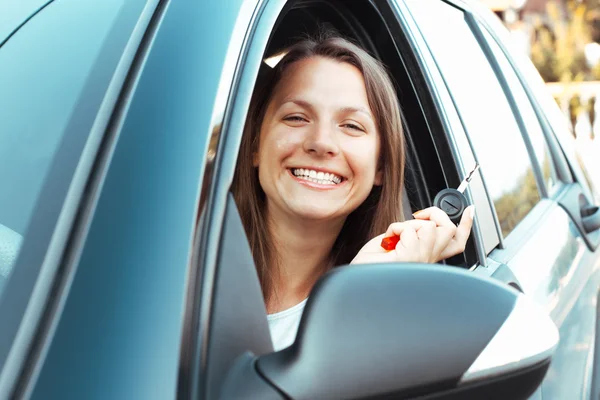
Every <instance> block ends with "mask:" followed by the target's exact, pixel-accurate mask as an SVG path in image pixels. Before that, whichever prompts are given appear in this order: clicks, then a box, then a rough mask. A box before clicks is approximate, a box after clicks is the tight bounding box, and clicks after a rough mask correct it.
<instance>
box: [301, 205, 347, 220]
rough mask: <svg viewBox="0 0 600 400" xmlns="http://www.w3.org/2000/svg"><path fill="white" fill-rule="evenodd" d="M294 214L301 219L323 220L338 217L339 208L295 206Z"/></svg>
mask: <svg viewBox="0 0 600 400" xmlns="http://www.w3.org/2000/svg"><path fill="white" fill-rule="evenodd" d="M293 211H294V214H296V215H297V216H298V217H300V218H302V219H307V220H314V221H324V220H331V219H336V218H340V217H342V216H343V215H340V213H339V210H337V209H333V208H332V207H314V206H312V207H304V206H303V207H297V208H295V209H294V210H293Z"/></svg>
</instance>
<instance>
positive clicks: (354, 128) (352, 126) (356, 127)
mask: <svg viewBox="0 0 600 400" xmlns="http://www.w3.org/2000/svg"><path fill="white" fill-rule="evenodd" d="M342 127H344V128H350V129H352V130H355V131H360V132H364V131H365V130H364V129H363V128H362V127H360V126H358V125H356V124H351V123H346V124H343V125H342Z"/></svg>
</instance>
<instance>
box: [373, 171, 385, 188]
mask: <svg viewBox="0 0 600 400" xmlns="http://www.w3.org/2000/svg"><path fill="white" fill-rule="evenodd" d="M373 184H374V185H375V186H381V185H383V170H382V169H378V170H377V172H376V173H375V181H374V182H373Z"/></svg>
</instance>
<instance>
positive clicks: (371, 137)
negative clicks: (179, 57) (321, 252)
mask: <svg viewBox="0 0 600 400" xmlns="http://www.w3.org/2000/svg"><path fill="white" fill-rule="evenodd" d="M379 147H380V139H379V133H378V132H377V129H376V124H375V119H374V116H373V113H372V112H371V109H370V107H369V103H368V101H367V92H366V89H365V83H364V80H363V76H362V74H361V72H360V71H359V70H358V69H357V68H356V67H354V66H352V65H350V64H348V63H342V62H339V61H335V60H331V59H327V58H323V57H311V58H308V59H305V60H301V61H298V62H295V63H294V64H292V65H290V66H289V67H288V68H287V70H286V71H285V73H284V74H283V77H282V79H281V80H280V81H279V83H278V84H277V86H276V87H275V91H274V93H273V97H272V100H271V102H270V103H269V105H268V107H267V110H266V113H265V117H264V120H263V122H262V125H261V129H260V141H259V148H258V152H257V153H256V154H255V158H254V166H255V167H258V172H259V174H258V176H259V180H260V184H261V187H262V189H263V190H264V192H265V194H266V196H267V208H268V211H269V213H270V214H271V215H272V216H273V215H279V216H282V217H284V216H285V217H286V218H292V219H295V218H297V217H300V218H303V219H313V220H336V219H338V220H343V219H345V217H346V216H347V215H348V214H350V213H351V212H352V211H354V210H355V209H356V208H357V207H358V206H359V205H360V204H361V203H362V202H363V201H364V200H365V199H366V198H367V196H368V195H369V193H370V191H371V189H372V188H373V185H379V184H381V173H380V172H379V171H378V170H377V166H378V159H379Z"/></svg>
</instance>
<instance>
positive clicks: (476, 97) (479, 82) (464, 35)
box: [407, 0, 540, 236]
mask: <svg viewBox="0 0 600 400" xmlns="http://www.w3.org/2000/svg"><path fill="white" fill-rule="evenodd" d="M407 3H408V4H409V5H410V9H411V12H412V14H413V16H414V18H415V19H416V21H417V24H418V26H419V29H420V30H421V32H422V33H423V35H424V36H425V39H426V40H427V43H428V46H429V48H430V50H431V52H432V53H433V56H434V58H435V60H436V62H437V64H438V67H439V68H440V71H441V73H442V75H443V77H444V79H445V81H446V84H447V85H448V88H449V90H450V92H451V94H452V96H453V98H454V100H455V103H456V106H457V108H458V112H459V114H460V116H461V118H462V119H463V122H464V125H465V128H466V131H467V134H468V135H469V137H470V140H471V143H472V146H473V149H474V151H475V153H476V155H477V158H478V160H479V163H480V165H481V172H482V174H483V176H484V178H485V180H486V186H487V189H488V191H489V195H490V196H491V198H492V200H493V202H494V205H495V208H496V213H497V214H498V219H499V222H500V226H501V229H502V233H503V235H504V236H507V235H508V234H509V233H510V232H511V231H512V230H513V229H514V227H515V226H516V225H517V224H518V223H519V222H520V221H521V220H522V219H523V218H524V217H525V215H526V214H527V213H528V212H529V210H531V208H533V207H534V206H535V204H536V203H537V202H539V200H540V194H539V191H538V188H537V184H536V180H535V176H534V173H533V167H532V165H531V160H530V158H529V154H528V152H527V148H526V147H525V142H524V141H523V138H522V136H521V131H520V129H519V125H518V123H517V120H516V119H515V116H514V114H513V112H512V109H511V107H510V105H509V103H508V100H507V98H506V96H505V94H504V91H503V89H502V86H501V85H500V82H499V81H498V78H497V76H496V74H495V73H494V70H493V69H492V67H491V65H490V63H489V61H488V59H487V57H486V55H485V53H484V52H483V50H482V48H481V46H480V45H479V43H478V42H477V40H476V38H475V36H474V35H473V32H472V31H471V28H470V27H469V25H468V23H467V21H466V20H465V14H464V12H463V11H461V10H459V9H457V8H455V7H453V6H451V5H449V4H447V3H444V2H442V1H437V0H418V1H417V0H409V1H407ZM440 26H444V27H445V29H443V30H440V29H439V27H440Z"/></svg>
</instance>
